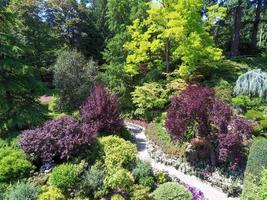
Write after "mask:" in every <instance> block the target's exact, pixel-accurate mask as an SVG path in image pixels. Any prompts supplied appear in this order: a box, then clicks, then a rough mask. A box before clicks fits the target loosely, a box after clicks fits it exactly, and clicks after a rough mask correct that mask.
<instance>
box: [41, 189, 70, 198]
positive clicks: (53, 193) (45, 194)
mask: <svg viewBox="0 0 267 200" xmlns="http://www.w3.org/2000/svg"><path fill="white" fill-rule="evenodd" d="M38 200H66V198H65V196H64V195H63V194H62V192H61V191H60V190H59V189H57V188H56V187H53V186H49V187H46V186H45V187H44V188H42V192H41V194H40V195H39V196H38Z"/></svg>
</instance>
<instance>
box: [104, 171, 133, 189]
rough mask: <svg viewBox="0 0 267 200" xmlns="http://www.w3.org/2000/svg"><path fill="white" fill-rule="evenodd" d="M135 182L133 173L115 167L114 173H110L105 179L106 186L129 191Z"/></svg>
mask: <svg viewBox="0 0 267 200" xmlns="http://www.w3.org/2000/svg"><path fill="white" fill-rule="evenodd" d="M133 184H134V178H133V176H132V174H131V173H130V172H129V171H128V170H126V169H123V168H119V169H118V168H117V169H114V171H113V173H111V174H110V175H108V176H107V177H106V179H105V180H104V187H106V188H110V189H113V190H118V189H120V190H123V191H129V190H130V188H131V186H132V185H133Z"/></svg>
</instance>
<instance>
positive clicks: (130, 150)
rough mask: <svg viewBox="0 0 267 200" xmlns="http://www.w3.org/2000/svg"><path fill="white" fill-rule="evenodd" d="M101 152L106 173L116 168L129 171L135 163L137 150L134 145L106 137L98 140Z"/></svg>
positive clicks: (115, 137)
mask: <svg viewBox="0 0 267 200" xmlns="http://www.w3.org/2000/svg"><path fill="white" fill-rule="evenodd" d="M99 142H100V145H101V146H102V150H103V154H104V155H103V158H104V165H105V167H106V168H107V170H108V171H111V172H112V171H113V170H115V171H116V169H117V168H125V169H130V168H131V166H132V164H133V163H135V161H136V155H137V149H136V146H135V145H134V144H132V143H131V142H129V141H126V140H124V139H122V138H119V137H117V136H107V137H103V138H101V139H100V140H99Z"/></svg>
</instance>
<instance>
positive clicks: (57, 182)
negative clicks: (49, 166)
mask: <svg viewBox="0 0 267 200" xmlns="http://www.w3.org/2000/svg"><path fill="white" fill-rule="evenodd" d="M78 180H79V172H78V168H77V166H76V165H73V164H69V163H65V164H61V165H58V166H57V167H55V168H54V169H53V170H52V173H51V175H50V177H49V183H50V184H51V185H53V186H55V187H57V188H59V189H61V190H63V191H65V190H66V189H68V188H69V187H70V186H73V185H74V184H75V183H76V182H77V181H78Z"/></svg>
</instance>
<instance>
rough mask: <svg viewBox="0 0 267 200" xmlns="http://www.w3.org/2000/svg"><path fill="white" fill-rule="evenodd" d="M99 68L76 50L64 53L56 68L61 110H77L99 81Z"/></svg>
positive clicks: (55, 76)
mask: <svg viewBox="0 0 267 200" xmlns="http://www.w3.org/2000/svg"><path fill="white" fill-rule="evenodd" d="M97 71H98V70H97V66H96V63H95V62H94V61H93V60H90V61H87V60H86V58H85V57H84V56H83V55H82V54H81V53H79V52H78V51H76V50H68V51H62V52H61V53H60V54H59V56H58V58H57V62H56V64H55V66H54V83H55V86H56V88H57V89H58V90H59V108H60V110H62V111H73V110H75V109H77V108H78V107H79V106H80V105H81V103H82V102H83V101H84V100H85V98H86V97H87V96H88V95H89V93H90V89H91V88H92V86H93V84H94V82H95V81H96V79H97Z"/></svg>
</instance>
